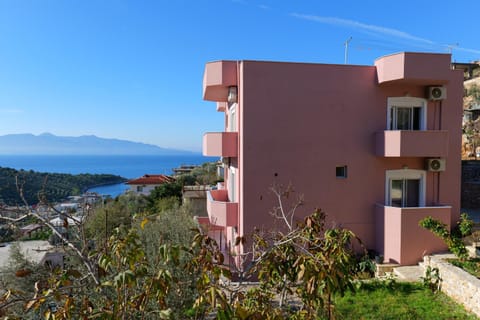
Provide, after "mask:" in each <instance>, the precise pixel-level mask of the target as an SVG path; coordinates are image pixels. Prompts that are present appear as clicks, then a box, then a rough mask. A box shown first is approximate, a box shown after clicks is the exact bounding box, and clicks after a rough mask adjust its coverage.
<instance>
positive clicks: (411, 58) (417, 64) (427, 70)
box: [375, 52, 451, 86]
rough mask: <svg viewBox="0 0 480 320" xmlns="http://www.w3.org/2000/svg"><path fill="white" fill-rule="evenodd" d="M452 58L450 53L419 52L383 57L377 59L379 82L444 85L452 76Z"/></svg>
mask: <svg viewBox="0 0 480 320" xmlns="http://www.w3.org/2000/svg"><path fill="white" fill-rule="evenodd" d="M450 60H451V55H450V54H439V53H418V52H402V53H397V54H392V55H388V56H385V57H381V58H380V59H377V60H376V61H375V67H376V68H377V76H378V83H379V84H382V83H398V84H400V83H401V84H415V85H425V86H432V85H443V84H446V83H447V82H448V79H449V78H450V72H451V70H450ZM442 66H443V67H442Z"/></svg>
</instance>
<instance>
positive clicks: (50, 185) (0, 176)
mask: <svg viewBox="0 0 480 320" xmlns="http://www.w3.org/2000/svg"><path fill="white" fill-rule="evenodd" d="M16 177H18V181H19V182H20V183H23V189H24V195H25V199H26V200H27V202H28V203H29V204H36V203H38V202H39V201H38V195H39V193H41V192H43V193H44V194H45V195H46V198H47V200H48V201H49V202H58V201H60V200H63V199H65V198H66V197H67V196H70V195H75V194H79V193H81V192H82V191H83V190H85V189H87V188H89V187H93V186H96V185H102V184H113V183H121V182H123V181H125V180H126V179H125V178H122V177H120V176H114V175H110V174H78V175H71V174H63V173H42V172H35V171H24V170H15V169H11V168H2V167H0V202H3V203H5V204H7V205H17V204H18V205H23V203H22V201H21V199H20V196H19V194H18V191H17V186H16V182H15V180H16Z"/></svg>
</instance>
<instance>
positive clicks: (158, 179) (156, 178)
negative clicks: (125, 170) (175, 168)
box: [127, 174, 175, 185]
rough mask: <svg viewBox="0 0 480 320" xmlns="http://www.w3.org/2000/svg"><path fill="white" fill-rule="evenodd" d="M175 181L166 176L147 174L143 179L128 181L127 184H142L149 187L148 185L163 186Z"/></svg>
mask: <svg viewBox="0 0 480 320" xmlns="http://www.w3.org/2000/svg"><path fill="white" fill-rule="evenodd" d="M173 181H175V179H174V178H172V177H170V176H167V175H164V174H146V175H144V176H143V177H140V178H137V179H132V180H128V181H127V184H129V185H132V184H141V185H148V184H155V185H157V184H163V183H169V182H173Z"/></svg>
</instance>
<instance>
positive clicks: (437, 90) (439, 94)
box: [427, 87, 447, 101]
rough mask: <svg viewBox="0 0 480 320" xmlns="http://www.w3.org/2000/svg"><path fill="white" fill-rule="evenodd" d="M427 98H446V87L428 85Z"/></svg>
mask: <svg viewBox="0 0 480 320" xmlns="http://www.w3.org/2000/svg"><path fill="white" fill-rule="evenodd" d="M427 96H428V100H434V101H435V100H443V99H446V98H447V88H445V87H428V90H427Z"/></svg>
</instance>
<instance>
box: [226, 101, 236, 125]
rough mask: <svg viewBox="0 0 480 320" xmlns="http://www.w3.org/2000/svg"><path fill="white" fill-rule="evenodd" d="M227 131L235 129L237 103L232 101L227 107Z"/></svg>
mask: <svg viewBox="0 0 480 320" xmlns="http://www.w3.org/2000/svg"><path fill="white" fill-rule="evenodd" d="M228 131H230V132H235V131H237V104H236V103H234V104H232V105H231V106H230V108H229V109H228Z"/></svg>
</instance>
